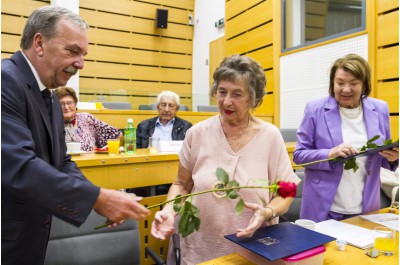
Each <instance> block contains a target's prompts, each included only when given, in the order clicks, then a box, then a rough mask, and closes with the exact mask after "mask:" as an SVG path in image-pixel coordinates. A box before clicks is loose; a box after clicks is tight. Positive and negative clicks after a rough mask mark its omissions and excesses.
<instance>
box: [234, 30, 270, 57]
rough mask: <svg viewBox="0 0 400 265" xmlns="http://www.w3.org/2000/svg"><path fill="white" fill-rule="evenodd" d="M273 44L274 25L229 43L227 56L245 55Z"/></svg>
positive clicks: (241, 36)
mask: <svg viewBox="0 0 400 265" xmlns="http://www.w3.org/2000/svg"><path fill="white" fill-rule="evenodd" d="M269 44H272V23H267V24H265V25H262V26H261V27H258V28H256V29H254V30H251V31H248V32H246V33H245V34H243V35H240V36H238V37H235V38H233V39H230V40H228V41H227V49H226V50H227V54H228V55H231V54H235V53H239V54H240V53H244V52H248V51H252V50H255V49H257V48H261V47H264V46H267V45H269Z"/></svg>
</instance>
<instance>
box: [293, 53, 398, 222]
mask: <svg viewBox="0 0 400 265" xmlns="http://www.w3.org/2000/svg"><path fill="white" fill-rule="evenodd" d="M370 92H371V81H370V69H369V66H368V63H367V62H366V61H365V60H364V59H363V58H362V57H360V56H358V55H356V54H349V55H347V56H345V57H343V58H340V59H338V60H336V61H335V63H334V64H333V66H332V68H331V71H330V82H329V96H328V97H325V98H322V99H317V100H313V101H311V102H309V103H308V104H307V105H306V108H305V111H304V117H303V120H302V122H301V125H300V127H299V129H298V131H297V139H298V141H297V145H296V148H295V150H294V153H293V160H294V162H295V163H296V164H303V163H309V162H312V161H316V160H323V159H327V158H335V157H347V156H350V155H354V154H357V153H358V152H359V151H358V150H359V148H361V147H362V146H363V145H365V144H366V143H367V140H369V139H371V138H373V137H374V136H375V135H379V136H380V138H379V140H377V141H376V142H375V143H377V144H379V145H382V144H383V141H384V140H386V139H390V125H389V110H388V105H387V103H386V102H384V101H382V100H378V99H374V98H370V97H368V96H369V94H370ZM398 151H399V150H398V148H394V149H393V150H386V151H382V152H380V153H377V154H374V155H371V156H368V157H367V156H364V157H358V158H357V159H356V162H357V164H358V166H359V169H358V170H357V171H356V172H354V171H353V170H344V167H343V163H334V162H322V163H317V164H313V165H309V166H307V167H306V168H305V181H304V187H303V198H302V202H301V212H300V217H301V218H306V219H311V220H314V221H316V222H320V221H323V220H327V219H335V220H342V219H346V218H349V217H352V216H354V215H358V214H361V213H368V212H371V211H375V210H378V209H379V208H380V186H381V185H380V170H381V167H385V168H388V169H389V168H390V169H392V170H395V169H396V168H397V164H398V159H399V152H398Z"/></svg>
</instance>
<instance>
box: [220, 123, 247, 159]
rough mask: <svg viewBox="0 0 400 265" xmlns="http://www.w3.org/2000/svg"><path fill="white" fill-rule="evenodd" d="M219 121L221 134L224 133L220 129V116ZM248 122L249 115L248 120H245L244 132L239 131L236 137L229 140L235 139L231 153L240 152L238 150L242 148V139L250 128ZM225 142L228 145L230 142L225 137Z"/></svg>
mask: <svg viewBox="0 0 400 265" xmlns="http://www.w3.org/2000/svg"><path fill="white" fill-rule="evenodd" d="M219 120H220V123H221V130H222V133H224V129H223V127H222V116H221V115H219ZM250 120H251V115H249V118H248V120H247V125H246V128H245V129H244V131H241V132H240V134H239V136H238V137H236V138H231V140H233V139H235V145H234V148H233V147H232V146H231V148H232V150H233V152H235V153H237V152H238V151H239V150H240V148H241V147H242V145H243V142H244V139H245V138H246V136H247V132H248V131H249V128H250ZM226 140H227V141H228V143H229V144H230V140H229V139H228V138H227V137H226Z"/></svg>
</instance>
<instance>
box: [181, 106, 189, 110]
mask: <svg viewBox="0 0 400 265" xmlns="http://www.w3.org/2000/svg"><path fill="white" fill-rule="evenodd" d="M179 110H180V111H189V107H188V106H186V105H180V107H179Z"/></svg>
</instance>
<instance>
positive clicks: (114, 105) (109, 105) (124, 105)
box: [103, 101, 132, 110]
mask: <svg viewBox="0 0 400 265" xmlns="http://www.w3.org/2000/svg"><path fill="white" fill-rule="evenodd" d="M103 107H104V108H106V109H126V110H130V109H132V105H131V103H129V102H110V101H104V102H103Z"/></svg>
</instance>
